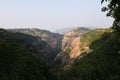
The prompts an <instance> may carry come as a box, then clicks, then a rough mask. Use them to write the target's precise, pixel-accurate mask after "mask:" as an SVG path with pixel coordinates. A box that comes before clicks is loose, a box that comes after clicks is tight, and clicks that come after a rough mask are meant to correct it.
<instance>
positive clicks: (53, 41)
mask: <svg viewBox="0 0 120 80" xmlns="http://www.w3.org/2000/svg"><path fill="white" fill-rule="evenodd" d="M9 31H12V32H19V33H24V34H28V35H31V36H34V37H39V38H41V39H42V40H43V41H45V42H47V43H48V44H49V45H50V46H51V48H52V55H51V56H52V58H54V57H55V56H56V55H57V53H59V52H60V51H61V41H62V35H60V34H58V33H52V32H50V31H47V30H41V29H37V28H31V29H28V28H27V29H9Z"/></svg>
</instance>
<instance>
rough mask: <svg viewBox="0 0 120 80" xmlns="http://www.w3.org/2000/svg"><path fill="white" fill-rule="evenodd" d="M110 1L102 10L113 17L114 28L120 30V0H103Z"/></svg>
mask: <svg viewBox="0 0 120 80" xmlns="http://www.w3.org/2000/svg"><path fill="white" fill-rule="evenodd" d="M104 1H107V2H109V4H108V5H107V6H106V7H103V8H102V11H107V12H108V13H107V16H111V17H113V18H114V19H115V20H114V23H113V28H114V29H115V30H117V31H120V0H102V3H103V2H104Z"/></svg>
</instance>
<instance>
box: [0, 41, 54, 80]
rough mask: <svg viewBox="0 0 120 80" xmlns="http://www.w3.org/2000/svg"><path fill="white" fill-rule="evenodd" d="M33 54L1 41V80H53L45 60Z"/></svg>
mask: <svg viewBox="0 0 120 80" xmlns="http://www.w3.org/2000/svg"><path fill="white" fill-rule="evenodd" d="M32 54H33V53H30V52H29V51H28V50H25V49H22V48H20V47H19V48H18V47H17V48H16V47H12V46H10V45H8V44H7V43H6V42H5V41H3V40H0V80H48V78H49V79H51V80H52V77H51V76H52V74H51V73H50V72H49V66H48V64H47V63H46V62H45V60H44V59H42V58H41V57H35V56H33V55H32Z"/></svg>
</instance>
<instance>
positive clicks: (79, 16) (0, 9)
mask: <svg viewBox="0 0 120 80" xmlns="http://www.w3.org/2000/svg"><path fill="white" fill-rule="evenodd" d="M102 7H103V5H101V0H0V28H41V29H48V30H55V29H57V28H64V27H81V26H82V27H83V26H91V27H109V26H111V25H112V21H113V20H112V19H111V18H108V17H106V16H105V13H103V12H101V8H102Z"/></svg>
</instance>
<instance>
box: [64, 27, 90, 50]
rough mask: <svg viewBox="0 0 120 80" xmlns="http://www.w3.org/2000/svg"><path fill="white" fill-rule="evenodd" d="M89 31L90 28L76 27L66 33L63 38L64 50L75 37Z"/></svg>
mask: <svg viewBox="0 0 120 80" xmlns="http://www.w3.org/2000/svg"><path fill="white" fill-rule="evenodd" d="M87 31H89V29H88V28H83V27H76V28H74V29H72V30H70V31H68V32H67V33H65V34H64V36H63V40H62V50H64V49H65V47H66V46H68V45H69V44H70V43H71V42H72V41H73V39H75V38H77V37H79V36H80V35H82V34H84V33H86V32H87Z"/></svg>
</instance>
